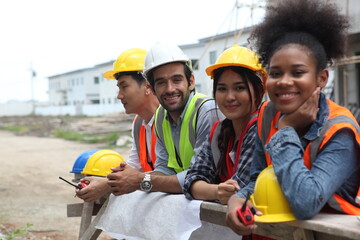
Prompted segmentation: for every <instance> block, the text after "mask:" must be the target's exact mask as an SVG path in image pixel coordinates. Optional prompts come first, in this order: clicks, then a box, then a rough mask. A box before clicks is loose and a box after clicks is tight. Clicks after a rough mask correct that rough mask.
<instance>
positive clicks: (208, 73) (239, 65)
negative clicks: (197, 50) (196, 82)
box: [205, 63, 262, 77]
mask: <svg viewBox="0 0 360 240" xmlns="http://www.w3.org/2000/svg"><path fill="white" fill-rule="evenodd" d="M222 67H243V68H247V69H250V70H252V71H262V69H261V68H254V67H252V66H249V65H246V64H239V63H220V64H214V65H211V66H209V67H207V68H206V70H205V72H206V74H207V75H208V76H210V77H212V76H213V71H214V70H216V69H218V68H222Z"/></svg>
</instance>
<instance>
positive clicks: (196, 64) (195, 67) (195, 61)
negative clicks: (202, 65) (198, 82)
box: [191, 59, 199, 70]
mask: <svg viewBox="0 0 360 240" xmlns="http://www.w3.org/2000/svg"><path fill="white" fill-rule="evenodd" d="M191 64H192V67H193V70H199V59H191Z"/></svg>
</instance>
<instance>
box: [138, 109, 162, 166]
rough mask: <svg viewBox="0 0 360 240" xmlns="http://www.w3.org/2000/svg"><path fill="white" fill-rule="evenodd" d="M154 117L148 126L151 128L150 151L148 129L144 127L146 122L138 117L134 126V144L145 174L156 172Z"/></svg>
mask: <svg viewBox="0 0 360 240" xmlns="http://www.w3.org/2000/svg"><path fill="white" fill-rule="evenodd" d="M153 122H154V116H153V117H152V119H151V120H150V121H149V123H148V125H149V126H151V138H150V139H151V140H150V141H151V143H150V149H148V147H147V146H148V144H147V137H146V127H145V125H144V123H145V122H144V120H143V119H142V118H141V117H139V116H138V115H136V116H135V119H134V124H133V134H134V143H135V145H136V149H137V153H138V157H139V161H140V165H141V167H142V169H143V171H144V172H148V171H152V170H154V166H155V161H156V154H155V146H156V135H155V130H154V128H155V126H154V124H153Z"/></svg>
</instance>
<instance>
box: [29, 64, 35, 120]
mask: <svg viewBox="0 0 360 240" xmlns="http://www.w3.org/2000/svg"><path fill="white" fill-rule="evenodd" d="M30 74H31V75H30V81H31V82H30V83H31V107H32V110H31V115H35V96H34V87H35V84H34V80H35V77H36V72H35V71H34V69H33V66H32V62H30Z"/></svg>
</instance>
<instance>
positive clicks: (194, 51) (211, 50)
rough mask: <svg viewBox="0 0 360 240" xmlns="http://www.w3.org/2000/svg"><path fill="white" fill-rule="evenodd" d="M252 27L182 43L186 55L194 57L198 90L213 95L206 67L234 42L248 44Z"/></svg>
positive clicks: (241, 44) (242, 44)
mask: <svg viewBox="0 0 360 240" xmlns="http://www.w3.org/2000/svg"><path fill="white" fill-rule="evenodd" d="M250 30H251V28H245V29H239V30H237V31H232V32H227V33H223V34H219V35H216V36H212V37H207V38H202V39H199V41H198V43H194V44H187V45H180V48H181V49H182V50H183V51H184V52H185V54H186V55H188V56H189V58H190V59H192V62H193V70H194V75H195V88H196V90H197V91H198V92H201V93H204V94H207V95H208V96H212V88H213V87H212V83H213V82H212V80H210V77H209V76H207V74H206V72H205V69H206V68H207V67H208V66H210V65H212V64H214V63H215V62H216V59H217V58H218V57H219V55H220V54H221V53H222V52H223V51H224V50H225V49H227V48H229V47H231V46H232V45H234V44H238V45H240V46H247V38H248V37H249V33H250Z"/></svg>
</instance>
